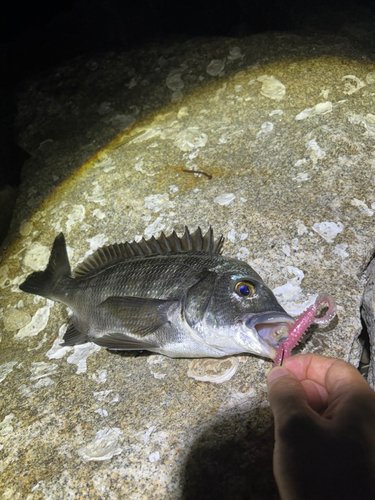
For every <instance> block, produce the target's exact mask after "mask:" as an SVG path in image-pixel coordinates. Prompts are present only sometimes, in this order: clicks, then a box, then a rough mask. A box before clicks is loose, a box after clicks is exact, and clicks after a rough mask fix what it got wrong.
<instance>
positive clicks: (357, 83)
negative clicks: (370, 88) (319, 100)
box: [342, 75, 366, 95]
mask: <svg viewBox="0 0 375 500" xmlns="http://www.w3.org/2000/svg"><path fill="white" fill-rule="evenodd" d="M345 80H349V81H346V82H345V88H346V90H344V94H346V95H351V94H354V92H358V90H360V89H362V88H363V87H365V86H366V84H365V82H363V81H362V80H360V79H359V78H358V77H356V76H354V75H345V76H343V77H342V81H345Z"/></svg>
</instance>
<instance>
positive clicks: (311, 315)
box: [273, 294, 336, 366]
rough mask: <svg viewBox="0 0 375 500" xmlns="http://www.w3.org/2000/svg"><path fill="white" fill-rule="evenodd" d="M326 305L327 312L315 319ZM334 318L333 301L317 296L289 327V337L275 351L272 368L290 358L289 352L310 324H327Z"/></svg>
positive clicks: (326, 295) (326, 297)
mask: <svg viewBox="0 0 375 500" xmlns="http://www.w3.org/2000/svg"><path fill="white" fill-rule="evenodd" d="M324 303H326V304H327V306H328V311H327V312H326V313H325V315H324V316H322V317H320V318H319V317H318V318H317V317H316V315H317V312H318V309H319V306H321V304H324ZM335 316H336V303H335V301H334V299H333V298H332V297H331V296H330V295H328V294H324V295H319V296H318V298H317V299H316V301H315V303H314V304H313V305H312V306H310V307H309V308H307V309H306V311H304V312H303V313H302V314H301V315H300V316H299V317H298V318H297V319H296V321H295V322H294V323H293V324H292V325H291V326H290V327H289V336H288V338H287V340H285V341H284V342H283V343H282V344H281V345H280V347H279V348H278V349H277V351H276V357H275V360H274V363H273V366H279V364H280V362H281V360H282V359H284V358H289V357H290V356H291V350H292V349H293V347H295V346H296V345H297V344H298V342H299V341H300V340H301V338H302V337H303V335H304V334H305V332H306V330H307V328H308V327H309V326H310V325H311V324H312V323H318V324H323V323H329V322H330V321H331V320H332V319H333V318H334V317H335Z"/></svg>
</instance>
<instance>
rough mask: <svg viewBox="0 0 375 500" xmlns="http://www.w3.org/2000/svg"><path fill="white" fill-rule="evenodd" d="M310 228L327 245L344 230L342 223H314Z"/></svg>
mask: <svg viewBox="0 0 375 500" xmlns="http://www.w3.org/2000/svg"><path fill="white" fill-rule="evenodd" d="M312 228H313V230H314V231H316V232H317V233H318V234H319V235H320V236H321V237H322V238H324V239H325V240H326V241H327V242H328V243H332V242H333V240H334V239H335V238H336V236H337V235H338V234H339V233H341V231H342V230H343V229H344V224H343V223H342V222H337V223H336V222H316V223H315V224H314V225H313V227H312Z"/></svg>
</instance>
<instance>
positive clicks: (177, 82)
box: [165, 69, 184, 91]
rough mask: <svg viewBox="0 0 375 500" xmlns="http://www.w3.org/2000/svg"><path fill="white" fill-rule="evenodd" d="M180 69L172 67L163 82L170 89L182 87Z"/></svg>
mask: <svg viewBox="0 0 375 500" xmlns="http://www.w3.org/2000/svg"><path fill="white" fill-rule="evenodd" d="M181 75H182V71H181V70H179V69H172V71H171V72H170V73H169V74H168V76H167V79H166V81H165V83H166V84H167V87H168V88H169V89H171V90H173V91H174V90H180V89H182V88H184V82H183V81H182V79H181Z"/></svg>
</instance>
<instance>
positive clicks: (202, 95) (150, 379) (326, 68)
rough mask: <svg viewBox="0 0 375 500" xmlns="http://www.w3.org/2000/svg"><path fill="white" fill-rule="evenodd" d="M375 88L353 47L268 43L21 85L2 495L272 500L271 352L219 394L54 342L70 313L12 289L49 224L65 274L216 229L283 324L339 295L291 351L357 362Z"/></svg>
mask: <svg viewBox="0 0 375 500" xmlns="http://www.w3.org/2000/svg"><path fill="white" fill-rule="evenodd" d="M374 94H375V64H374V63H373V62H372V59H371V58H370V57H367V55H366V54H364V53H363V52H359V51H357V50H356V49H354V48H353V47H352V46H351V45H350V43H349V42H348V41H347V40H346V39H345V38H332V37H326V38H322V37H320V38H299V37H296V36H288V35H277V34H275V35H272V34H270V35H262V36H253V37H249V38H243V39H240V40H235V39H215V40H204V39H193V40H191V41H189V42H186V43H183V44H179V43H175V44H173V43H171V44H170V45H164V46H161V45H159V46H158V45H152V46H147V47H145V48H144V49H143V50H137V51H134V52H130V53H127V54H122V53H107V54H104V55H101V56H97V57H96V58H92V59H90V60H83V59H76V60H74V61H71V62H69V63H67V64H65V65H63V66H61V67H59V68H56V69H55V70H54V71H53V72H51V73H50V74H49V75H47V76H45V77H43V78H41V79H40V80H38V81H33V82H30V84H29V86H28V88H27V90H25V91H24V92H23V93H22V94H21V95H20V96H19V101H18V105H19V116H18V128H19V142H20V145H21V146H22V147H23V148H24V149H25V150H27V151H28V152H29V153H30V155H31V158H30V159H29V160H28V162H27V164H26V165H25V168H24V172H23V183H22V185H21V188H20V195H19V197H18V200H17V206H16V213H15V216H14V218H13V222H12V226H11V232H10V234H9V237H8V238H7V240H6V242H5V244H4V245H3V254H2V262H1V266H0V287H1V298H0V310H1V312H2V316H3V318H4V321H3V324H2V336H1V352H0V380H1V395H2V397H1V399H0V412H1V413H0V426H1V427H0V442H1V445H0V446H1V449H0V454H1V460H0V471H1V476H0V492H1V493H2V495H3V498H12V499H24V498H28V499H39V498H63V497H64V498H65V497H66V498H67V497H68V496H69V498H83V497H84V496H85V495H86V496H89V497H90V498H92V499H94V498H98V499H99V498H111V499H112V498H113V499H116V498H127V499H138V498H153V499H156V498H160V499H162V498H163V499H165V498H168V499H177V498H181V497H182V498H188V499H191V498H198V497H199V498H201V499H202V498H207V499H208V498H233V499H237V498H238V499H240V498H250V497H251V498H258V499H267V500H269V499H272V498H275V499H276V498H278V494H277V490H276V486H275V484H274V480H273V476H272V448H273V432H272V417H271V412H270V409H269V406H268V402H267V398H266V375H267V373H268V371H269V370H270V368H271V362H270V361H269V360H265V359H259V358H256V357H255V356H246V357H241V360H240V361H241V362H240V363H238V368H237V371H236V373H235V374H234V375H233V376H232V378H230V380H227V381H225V382H223V383H221V384H214V383H210V382H199V381H197V380H195V379H194V378H191V377H188V376H187V372H188V369H189V364H190V361H189V360H185V359H169V358H165V357H162V356H158V355H147V354H145V353H143V354H142V355H140V356H135V355H134V354H128V353H125V354H114V353H111V352H108V351H107V350H105V349H100V348H98V347H96V346H94V345H92V344H87V345H83V346H78V347H75V348H60V347H59V342H60V340H59V338H58V337H60V338H61V337H62V335H63V333H64V330H65V328H66V326H64V325H66V323H67V318H68V316H67V311H66V309H65V308H64V307H63V306H61V305H59V304H54V303H52V302H50V301H46V300H44V299H42V298H38V297H33V296H31V295H26V294H24V293H22V292H20V291H19V289H18V285H19V284H20V283H21V282H22V281H23V280H24V278H25V277H26V276H27V275H28V274H29V273H31V272H32V271H33V270H38V269H43V268H44V266H45V265H46V262H47V260H48V255H49V250H50V248H51V245H52V242H53V239H54V237H55V236H56V235H57V234H58V233H59V232H60V231H63V232H64V234H65V236H66V240H67V244H68V247H69V248H68V250H69V255H70V259H71V262H72V265H73V266H74V265H76V264H77V263H78V262H80V261H82V259H83V258H84V257H85V255H88V254H89V253H90V252H92V251H94V250H95V249H96V248H97V247H98V246H101V245H103V244H108V243H111V242H115V241H117V242H120V241H124V240H126V239H130V240H132V239H133V238H140V237H142V236H146V237H150V236H152V235H153V234H155V235H156V234H158V233H159V231H161V230H164V231H166V232H170V231H171V230H173V229H176V230H177V231H178V232H179V231H182V230H183V227H184V225H185V224H186V225H188V226H189V227H190V228H191V229H195V228H196V227H197V226H198V225H200V226H202V227H203V228H207V227H208V226H209V225H212V226H213V228H214V230H215V232H216V233H223V234H224V236H225V237H226V238H227V242H226V245H225V247H224V253H225V254H226V255H230V256H237V257H238V258H240V259H244V260H246V261H247V262H248V263H249V264H250V265H251V266H252V267H254V268H255V270H256V271H258V272H259V273H260V275H261V276H262V277H263V279H264V280H265V282H266V283H267V284H268V285H269V286H270V287H271V288H272V289H274V293H275V294H276V295H277V297H278V298H279V300H280V302H281V303H282V304H283V305H284V306H285V308H286V309H287V310H288V312H290V313H291V314H293V315H297V314H299V313H300V312H301V311H302V310H303V309H304V308H305V307H307V306H308V305H310V304H311V303H312V302H313V301H314V299H315V297H316V296H317V294H318V293H322V292H328V293H330V294H331V295H332V296H333V297H334V298H335V299H336V301H337V306H338V315H337V318H336V320H335V321H334V322H333V323H332V324H331V325H329V326H328V327H325V328H318V329H315V330H314V332H313V334H312V336H311V337H310V338H309V339H308V340H307V342H306V344H305V345H304V346H302V348H300V350H301V349H302V351H303V352H317V353H320V354H324V355H330V356H337V357H339V358H342V359H345V360H348V361H350V362H351V363H353V364H354V365H358V363H359V359H360V356H361V346H360V343H359V341H358V336H359V334H360V332H361V328H362V326H361V320H360V308H361V303H362V296H363V293H364V288H365V283H366V276H365V271H366V268H367V266H368V264H369V262H370V260H371V258H372V255H373V252H374V239H375V238H374V236H375V230H374V211H375V191H374V178H375V153H374V141H375V108H374V104H373V102H374V101H373V99H374V97H373V96H374ZM194 171H197V172H199V173H194ZM371 293H372V295H371V297H373V291H372V292H371ZM371 297H370V298H371ZM222 366H223V367H224V368H223V369H225V366H226V364H225V363H223V364H222ZM231 366H233V365H231ZM210 369H211V370H212V364H211V368H210Z"/></svg>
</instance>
